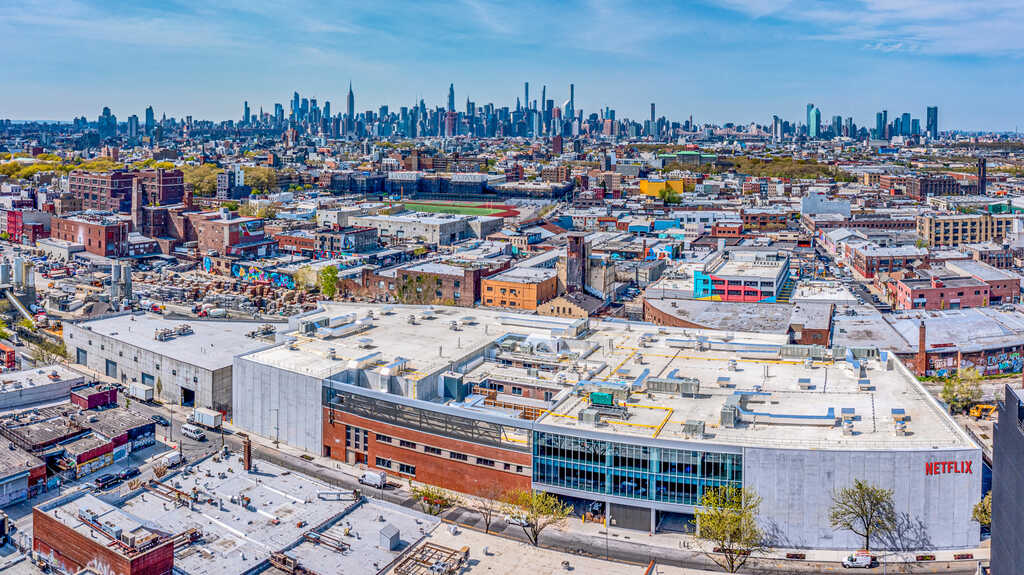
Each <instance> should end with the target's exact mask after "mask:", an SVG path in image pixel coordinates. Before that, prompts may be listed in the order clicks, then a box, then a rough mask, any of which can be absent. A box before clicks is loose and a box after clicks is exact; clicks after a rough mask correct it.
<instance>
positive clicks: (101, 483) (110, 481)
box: [95, 473, 121, 489]
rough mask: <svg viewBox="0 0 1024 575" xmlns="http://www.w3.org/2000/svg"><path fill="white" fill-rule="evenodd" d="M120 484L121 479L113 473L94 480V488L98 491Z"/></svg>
mask: <svg viewBox="0 0 1024 575" xmlns="http://www.w3.org/2000/svg"><path fill="white" fill-rule="evenodd" d="M120 482H121V478H120V477H118V476H117V475H114V474H113V473H106V474H104V475H100V476H99V477H97V478H96V482H95V483H96V487H97V488H98V489H106V488H108V487H111V486H113V485H117V484H118V483H120Z"/></svg>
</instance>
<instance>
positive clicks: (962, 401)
mask: <svg viewBox="0 0 1024 575" xmlns="http://www.w3.org/2000/svg"><path fill="white" fill-rule="evenodd" d="M981 395H982V391H981V374H980V373H978V370H977V369H975V368H973V367H970V368H967V369H961V370H960V371H959V372H958V373H957V374H956V376H954V377H951V378H949V379H947V380H946V381H945V382H944V383H943V384H942V391H940V392H939V397H941V398H942V401H945V402H946V403H947V404H948V405H949V410H950V411H951V412H953V413H961V412H963V411H964V410H966V409H967V408H969V407H970V406H972V405H974V404H975V403H977V402H978V401H979V400H980V399H981Z"/></svg>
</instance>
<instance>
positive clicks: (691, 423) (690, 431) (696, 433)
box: [683, 419, 704, 438]
mask: <svg viewBox="0 0 1024 575" xmlns="http://www.w3.org/2000/svg"><path fill="white" fill-rule="evenodd" d="M683 434H685V435H686V436H687V437H697V438H702V437H704V422H703V421H701V420H699V419H687V420H686V423H684V424H683Z"/></svg>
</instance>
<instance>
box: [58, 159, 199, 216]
mask: <svg viewBox="0 0 1024 575" xmlns="http://www.w3.org/2000/svg"><path fill="white" fill-rule="evenodd" d="M68 189H69V191H70V192H71V195H72V196H77V197H81V198H82V207H83V208H84V209H87V210H106V211H111V212H127V211H129V210H130V209H131V202H132V198H131V195H132V190H133V189H138V190H140V191H141V192H142V195H143V198H144V200H145V203H146V204H147V205H148V204H154V205H156V204H162V205H167V204H176V203H178V202H180V201H181V199H182V197H183V196H184V195H185V176H184V174H182V172H181V170H164V169H155V170H134V171H132V170H116V171H113V172H102V173H95V172H82V171H74V172H71V174H70V175H69V176H68Z"/></svg>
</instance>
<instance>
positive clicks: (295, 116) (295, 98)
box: [292, 83, 352, 122]
mask: <svg viewBox="0 0 1024 575" xmlns="http://www.w3.org/2000/svg"><path fill="white" fill-rule="evenodd" d="M348 89H349V92H351V91H352V84H351V83H349V86H348ZM298 121H299V93H298V92H295V94H293V95H292V122H298Z"/></svg>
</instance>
